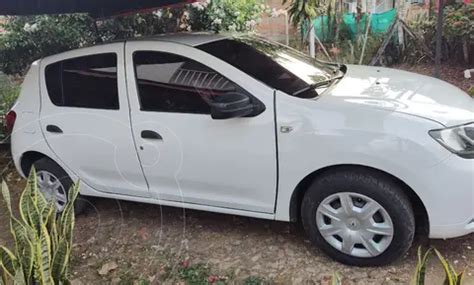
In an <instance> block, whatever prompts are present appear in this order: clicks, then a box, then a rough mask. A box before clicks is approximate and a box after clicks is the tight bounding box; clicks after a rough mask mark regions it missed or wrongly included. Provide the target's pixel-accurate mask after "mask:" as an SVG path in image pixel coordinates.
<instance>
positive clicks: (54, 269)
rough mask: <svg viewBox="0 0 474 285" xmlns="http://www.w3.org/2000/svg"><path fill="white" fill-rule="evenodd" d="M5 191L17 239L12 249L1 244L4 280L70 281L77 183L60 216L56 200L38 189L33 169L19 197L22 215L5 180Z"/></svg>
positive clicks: (12, 229) (0, 272)
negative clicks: (17, 210) (46, 197)
mask: <svg viewBox="0 0 474 285" xmlns="http://www.w3.org/2000/svg"><path fill="white" fill-rule="evenodd" d="M2 195H3V198H4V200H5V203H6V208H7V210H8V213H9V214H10V229H11V234H12V236H13V240H14V242H15V248H14V249H13V250H10V249H8V248H6V247H4V246H0V276H1V279H0V281H1V282H2V284H10V283H14V284H41V285H47V284H67V283H68V274H69V267H70V259H71V250H72V235H73V229H74V222H75V220H74V206H73V205H74V201H75V199H76V197H77V195H78V184H76V185H75V186H74V187H72V188H71V189H70V191H69V197H68V203H67V205H66V207H65V208H64V211H63V212H62V213H61V214H60V215H59V216H58V215H57V213H56V206H55V203H54V201H51V202H48V201H47V200H46V199H45V198H44V196H43V195H42V194H41V192H40V191H39V189H38V185H37V181H36V172H35V170H34V169H33V170H32V171H31V173H30V176H29V178H28V181H27V185H26V188H25V190H24V191H23V193H22V194H21V197H20V201H19V212H20V218H16V217H15V216H14V214H13V210H12V205H11V200H10V192H9V190H8V187H7V185H6V184H5V182H3V183H2Z"/></svg>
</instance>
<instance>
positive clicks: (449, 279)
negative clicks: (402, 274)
mask: <svg viewBox="0 0 474 285" xmlns="http://www.w3.org/2000/svg"><path fill="white" fill-rule="evenodd" d="M432 252H435V254H436V256H437V257H438V260H439V261H440V262H441V265H442V266H443V269H444V272H445V274H446V279H445V282H444V284H445V285H461V284H462V280H463V275H464V271H463V272H461V273H457V272H456V270H455V269H454V268H453V266H452V265H451V264H450V263H449V262H448V261H447V260H446V259H445V258H444V257H443V255H442V254H441V253H440V252H439V251H438V250H436V249H432V248H430V249H428V250H427V251H426V252H425V253H424V254H423V253H422V250H421V247H419V248H418V262H417V264H416V268H415V276H414V284H415V285H424V284H426V281H425V277H426V266H427V262H428V259H429V257H430V255H431V253H432Z"/></svg>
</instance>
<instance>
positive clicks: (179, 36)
mask: <svg viewBox="0 0 474 285" xmlns="http://www.w3.org/2000/svg"><path fill="white" fill-rule="evenodd" d="M231 37H233V36H232V35H230V34H227V35H226V34H216V33H210V32H195V33H175V34H162V35H154V36H150V37H139V38H132V39H123V40H114V41H110V42H103V43H99V44H95V45H92V46H85V47H82V48H77V49H72V50H68V51H64V52H61V53H57V54H53V55H50V56H46V57H43V58H41V59H40V60H43V59H46V58H49V57H52V56H56V55H60V54H68V53H69V52H72V51H75V50H82V49H87V48H90V47H95V46H107V45H109V44H114V43H125V42H132V41H133V42H135V41H156V42H173V43H177V44H183V45H188V46H192V47H195V46H199V45H203V44H206V43H211V42H215V41H219V40H223V39H228V38H231Z"/></svg>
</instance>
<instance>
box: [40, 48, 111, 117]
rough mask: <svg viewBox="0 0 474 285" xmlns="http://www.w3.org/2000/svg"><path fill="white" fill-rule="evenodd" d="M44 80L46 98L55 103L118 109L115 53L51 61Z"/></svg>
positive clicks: (68, 105)
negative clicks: (47, 96)
mask: <svg viewBox="0 0 474 285" xmlns="http://www.w3.org/2000/svg"><path fill="white" fill-rule="evenodd" d="M45 79H46V89H47V91H48V95H49V98H50V99H51V102H52V103H53V104H54V105H56V106H63V107H79V108H91V109H110V110H117V109H119V95H118V86H117V55H116V54H115V53H104V54H94V55H89V56H81V57H76V58H71V59H66V60H62V61H58V62H55V63H52V64H50V65H48V66H47V67H46V69H45Z"/></svg>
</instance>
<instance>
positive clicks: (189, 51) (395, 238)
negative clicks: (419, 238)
mask: <svg viewBox="0 0 474 285" xmlns="http://www.w3.org/2000/svg"><path fill="white" fill-rule="evenodd" d="M7 120H8V124H9V126H10V127H11V128H13V130H12V131H13V134H12V139H11V142H12V153H13V158H14V162H15V165H16V167H17V169H18V171H19V172H20V173H21V174H22V175H23V176H26V175H28V173H29V171H30V169H31V168H32V166H35V168H36V170H37V176H38V177H37V179H38V182H39V185H40V188H41V190H42V191H43V192H44V193H45V195H47V196H48V197H50V198H52V197H55V199H56V201H57V207H58V209H59V210H61V209H62V207H63V206H64V203H65V202H66V200H67V195H66V193H67V191H68V188H69V187H70V185H71V183H72V181H76V180H80V181H81V189H80V192H81V195H82V196H98V197H106V198H113V199H123V200H130V201H137V202H144V203H154V204H160V205H168V206H176V207H183V208H189V209H198V210H206V211H213V212H220V213H226V214H235V215H243V216H250V217H256V218H263V219H272V220H280V221H292V222H296V221H301V222H302V224H303V226H304V228H305V230H306V232H307V234H308V236H309V238H310V239H311V240H312V241H313V242H314V243H315V244H317V245H319V246H320V247H321V248H322V249H323V250H324V251H325V252H326V253H327V254H329V255H330V256H331V257H333V258H334V259H336V260H338V261H340V262H343V263H346V264H353V265H359V266H374V265H382V264H386V263H389V262H391V261H393V260H394V259H396V258H398V257H400V256H402V255H403V254H404V253H405V252H406V251H407V250H408V248H409V247H410V245H411V243H412V239H413V236H414V233H415V229H417V228H421V229H426V230H427V232H428V234H429V237H431V238H451V237H457V236H461V235H466V234H469V233H472V232H473V231H474V123H473V122H474V100H473V99H472V98H470V97H469V96H468V95H467V94H466V93H465V92H463V91H461V90H460V89H458V88H456V87H454V86H452V85H450V84H448V83H446V82H443V81H440V80H437V79H433V78H430V77H427V76H422V75H417V74H413V73H409V72H405V71H398V70H393V69H387V68H381V67H366V66H352V65H348V66H345V65H338V64H329V63H323V62H319V61H317V60H313V59H312V58H309V57H308V56H306V55H304V54H302V53H299V52H297V51H295V50H293V49H291V48H288V47H286V46H283V45H280V44H276V43H273V42H269V41H266V40H263V39H261V38H258V37H254V36H239V37H233V36H224V35H214V34H188V35H168V36H161V37H156V38H152V39H142V40H131V41H123V42H115V43H110V44H102V45H99V46H95V47H89V48H83V49H79V50H74V51H69V52H65V53H62V54H58V55H54V56H50V57H47V58H43V59H41V60H38V61H36V62H34V63H33V65H32V66H31V68H30V70H29V72H28V74H27V76H26V78H25V81H24V83H23V88H22V91H21V95H20V98H19V99H18V102H17V103H16V104H15V106H14V107H13V109H12V111H11V112H10V113H9V114H8V116H7ZM76 206H77V207H76V209H77V210H80V208H81V207H83V206H84V205H83V203H81V202H79V203H78V204H77V205H76Z"/></svg>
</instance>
